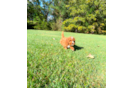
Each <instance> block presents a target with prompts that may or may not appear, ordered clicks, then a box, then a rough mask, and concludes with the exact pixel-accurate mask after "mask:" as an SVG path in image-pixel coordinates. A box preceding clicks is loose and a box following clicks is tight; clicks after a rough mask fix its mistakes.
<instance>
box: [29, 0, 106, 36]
mask: <svg viewBox="0 0 134 88" xmlns="http://www.w3.org/2000/svg"><path fill="white" fill-rule="evenodd" d="M27 27H28V29H29V28H32V29H38V30H55V31H61V30H64V31H69V32H79V33H97V34H102V33H103V34H106V0H27Z"/></svg>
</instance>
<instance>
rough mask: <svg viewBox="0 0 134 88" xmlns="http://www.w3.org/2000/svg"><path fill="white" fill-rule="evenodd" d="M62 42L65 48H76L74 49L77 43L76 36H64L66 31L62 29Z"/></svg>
mask: <svg viewBox="0 0 134 88" xmlns="http://www.w3.org/2000/svg"><path fill="white" fill-rule="evenodd" d="M60 44H61V45H62V46H63V47H64V49H67V48H70V49H71V50H73V51H74V50H75V49H74V45H75V38H74V37H68V38H66V37H64V32H63V31H62V34H61V40H60Z"/></svg>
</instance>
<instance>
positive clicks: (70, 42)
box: [68, 37, 75, 46]
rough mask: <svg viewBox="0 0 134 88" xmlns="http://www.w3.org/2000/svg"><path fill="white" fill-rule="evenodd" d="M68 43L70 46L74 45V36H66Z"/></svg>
mask: <svg viewBox="0 0 134 88" xmlns="http://www.w3.org/2000/svg"><path fill="white" fill-rule="evenodd" d="M68 41H69V42H68V44H69V45H70V46H74V45H75V38H74V37H69V38H68Z"/></svg>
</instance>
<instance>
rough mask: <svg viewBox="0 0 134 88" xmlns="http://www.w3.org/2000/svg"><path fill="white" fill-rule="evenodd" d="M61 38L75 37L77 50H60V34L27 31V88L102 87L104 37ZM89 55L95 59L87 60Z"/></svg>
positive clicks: (56, 32)
mask: <svg viewBox="0 0 134 88" xmlns="http://www.w3.org/2000/svg"><path fill="white" fill-rule="evenodd" d="M64 36H65V37H69V36H74V37H75V39H76V45H77V47H76V48H77V49H76V51H72V50H71V49H67V50H64V49H63V47H62V46H61V45H60V43H59V41H60V39H61V32H60V31H42V30H27V87H28V88H44V87H45V88H105V87H106V36H104V35H92V34H82V33H71V32H64ZM53 38H55V39H53ZM89 53H91V54H92V55H94V56H95V59H89V58H87V57H86V56H87V55H88V54H89Z"/></svg>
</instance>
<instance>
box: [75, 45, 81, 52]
mask: <svg viewBox="0 0 134 88" xmlns="http://www.w3.org/2000/svg"><path fill="white" fill-rule="evenodd" d="M74 48H75V51H76V50H81V49H83V47H80V46H77V45H74Z"/></svg>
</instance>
